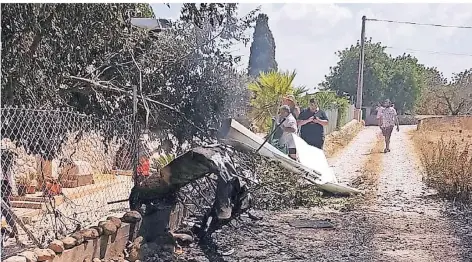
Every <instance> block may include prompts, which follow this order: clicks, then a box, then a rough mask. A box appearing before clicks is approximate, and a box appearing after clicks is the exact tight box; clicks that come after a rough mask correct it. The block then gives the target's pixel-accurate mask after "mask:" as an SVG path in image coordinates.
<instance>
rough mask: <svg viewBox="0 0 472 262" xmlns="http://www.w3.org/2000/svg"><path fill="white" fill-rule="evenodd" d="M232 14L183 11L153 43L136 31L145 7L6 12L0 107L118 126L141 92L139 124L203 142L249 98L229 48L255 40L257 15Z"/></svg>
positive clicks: (223, 8) (13, 7)
mask: <svg viewBox="0 0 472 262" xmlns="http://www.w3.org/2000/svg"><path fill="white" fill-rule="evenodd" d="M236 11H237V5H236V4H202V5H197V4H185V5H184V6H183V9H182V19H183V20H180V21H175V23H173V28H172V30H169V31H164V32H161V33H159V34H155V33H153V32H146V31H145V30H142V29H139V28H136V27H132V26H131V24H130V18H131V17H144V16H150V15H151V14H152V11H151V9H150V8H149V5H147V4H145V5H144V4H2V78H1V81H2V97H1V99H2V104H3V105H25V104H26V105H32V106H35V107H40V106H41V107H45V106H49V107H61V106H66V107H70V108H74V109H76V110H78V111H80V112H83V113H87V114H93V115H96V116H100V117H101V116H115V117H116V116H123V115H128V114H130V113H131V112H132V99H131V93H132V88H133V86H135V87H137V90H138V95H139V99H138V100H139V101H138V102H139V104H138V110H139V117H140V122H141V123H145V122H148V127H149V128H150V129H151V130H153V131H156V132H160V133H172V134H174V135H175V136H176V137H177V138H178V139H179V140H180V141H183V140H188V139H191V138H192V137H193V136H195V135H204V134H203V133H204V132H205V130H207V128H206V127H209V126H214V125H216V124H217V123H218V121H219V120H220V119H221V118H222V117H225V116H227V115H228V114H231V111H233V109H235V108H239V107H242V106H243V104H244V102H245V101H246V100H245V97H247V95H248V94H247V91H246V90H247V89H246V83H247V80H246V77H245V76H244V74H242V73H240V72H238V71H236V69H235V64H236V63H237V62H238V61H239V57H233V56H232V55H231V54H230V52H229V49H230V47H232V46H233V45H234V44H235V43H238V42H241V41H242V42H248V41H249V36H247V35H246V34H245V32H246V30H247V29H248V28H249V27H250V26H252V22H253V21H255V12H256V10H254V11H253V12H250V13H249V14H248V15H247V16H246V17H244V18H242V19H238V18H237V16H236ZM221 18H222V19H221ZM215 21H217V22H218V23H215ZM147 112H148V113H147ZM176 112H178V113H176Z"/></svg>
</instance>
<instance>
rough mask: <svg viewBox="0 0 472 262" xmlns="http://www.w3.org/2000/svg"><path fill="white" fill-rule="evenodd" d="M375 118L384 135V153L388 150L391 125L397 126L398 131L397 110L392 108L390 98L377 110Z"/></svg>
mask: <svg viewBox="0 0 472 262" xmlns="http://www.w3.org/2000/svg"><path fill="white" fill-rule="evenodd" d="M377 119H378V120H379V126H380V130H382V135H383V136H384V137H385V149H384V153H387V152H390V138H391V136H392V131H393V127H394V126H395V125H396V126H397V132H399V131H400V125H399V123H398V117H397V111H396V110H395V108H393V106H392V103H390V100H388V99H387V100H385V101H384V102H383V104H382V107H381V108H380V110H378V112H377Z"/></svg>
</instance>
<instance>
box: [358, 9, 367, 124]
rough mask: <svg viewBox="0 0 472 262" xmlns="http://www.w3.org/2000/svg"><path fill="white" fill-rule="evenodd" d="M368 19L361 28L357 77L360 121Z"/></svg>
mask: <svg viewBox="0 0 472 262" xmlns="http://www.w3.org/2000/svg"><path fill="white" fill-rule="evenodd" d="M366 20H367V18H366V17H365V15H364V16H362V27H361V53H360V56H359V72H358V77H357V95H356V97H357V100H356V109H357V110H358V116H357V118H358V120H359V121H360V120H361V119H362V88H363V85H364V44H365V21H366Z"/></svg>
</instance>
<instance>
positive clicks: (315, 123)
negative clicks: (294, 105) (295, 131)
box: [297, 98, 328, 150]
mask: <svg viewBox="0 0 472 262" xmlns="http://www.w3.org/2000/svg"><path fill="white" fill-rule="evenodd" d="M297 123H298V126H299V127H300V137H301V138H303V140H305V142H307V144H309V145H310V146H314V147H317V148H319V149H321V150H323V144H324V126H326V125H328V116H326V113H325V112H324V111H322V110H320V108H319V107H318V103H317V102H316V100H315V99H314V98H312V99H310V106H309V107H308V108H306V109H305V110H303V111H302V112H301V113H300V115H299V116H298V121H297Z"/></svg>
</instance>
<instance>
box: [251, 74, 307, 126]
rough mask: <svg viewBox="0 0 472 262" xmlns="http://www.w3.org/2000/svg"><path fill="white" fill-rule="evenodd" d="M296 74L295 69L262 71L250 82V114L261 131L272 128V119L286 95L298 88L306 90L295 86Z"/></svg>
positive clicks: (293, 92)
mask: <svg viewBox="0 0 472 262" xmlns="http://www.w3.org/2000/svg"><path fill="white" fill-rule="evenodd" d="M296 75H297V73H296V72H295V70H294V71H292V72H289V71H286V72H280V71H270V72H267V73H264V72H262V73H261V74H260V75H259V77H258V78H257V79H256V80H255V81H254V82H252V83H250V84H249V90H251V91H252V99H251V107H252V110H251V113H250V115H251V118H252V120H253V123H254V125H255V126H256V127H257V128H258V129H259V130H260V131H267V130H268V129H269V128H270V125H271V119H272V117H274V116H275V115H276V114H277V111H278V108H279V106H280V102H281V100H282V98H283V97H284V96H286V95H288V94H294V95H295V91H296V90H297V93H299V94H300V93H303V92H304V91H303V90H304V89H303V88H299V89H296V88H294V86H293V80H294V79H295V76H296ZM300 91H301V92H300ZM305 92H306V91H305Z"/></svg>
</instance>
